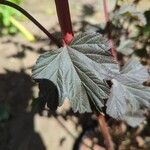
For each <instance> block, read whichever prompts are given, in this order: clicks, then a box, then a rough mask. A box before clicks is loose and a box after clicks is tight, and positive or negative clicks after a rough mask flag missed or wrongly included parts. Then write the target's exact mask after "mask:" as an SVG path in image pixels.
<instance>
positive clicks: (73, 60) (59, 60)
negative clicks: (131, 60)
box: [33, 32, 118, 113]
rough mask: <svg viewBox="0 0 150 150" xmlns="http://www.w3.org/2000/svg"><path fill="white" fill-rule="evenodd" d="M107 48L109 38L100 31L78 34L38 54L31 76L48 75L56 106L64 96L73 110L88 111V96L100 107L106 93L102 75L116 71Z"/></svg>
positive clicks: (45, 76)
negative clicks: (66, 43) (55, 87)
mask: <svg viewBox="0 0 150 150" xmlns="http://www.w3.org/2000/svg"><path fill="white" fill-rule="evenodd" d="M109 49H110V45H109V42H108V41H107V40H106V39H105V38H103V37H102V36H101V35H100V34H98V33H92V32H89V33H88V32H86V33H83V34H80V35H78V36H76V37H75V38H74V40H73V41H72V42H71V44H70V45H69V46H66V47H61V48H59V49H57V50H51V51H49V52H46V53H44V54H42V55H41V56H40V57H39V59H38V60H37V63H36V65H35V66H34V68H33V78H34V79H48V80H51V81H52V82H53V83H54V84H55V85H56V86H57V89H58V93H59V106H60V105H62V104H63V102H64V99H65V98H68V99H69V100H70V102H71V106H72V108H73V110H74V112H77V111H79V112H82V113H83V112H91V107H90V102H89V98H88V97H90V99H91V100H92V102H93V103H94V104H95V107H97V109H98V110H100V109H101V107H103V106H104V100H103V99H106V98H108V95H109V86H108V85H107V83H106V82H105V81H104V79H106V78H111V77H112V76H113V75H115V74H116V73H117V71H118V65H117V64H116V62H115V61H114V59H113V57H112V55H111V53H110V51H109ZM111 68H112V70H111ZM113 72H114V74H113Z"/></svg>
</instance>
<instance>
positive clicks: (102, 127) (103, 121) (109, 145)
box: [97, 114, 114, 150]
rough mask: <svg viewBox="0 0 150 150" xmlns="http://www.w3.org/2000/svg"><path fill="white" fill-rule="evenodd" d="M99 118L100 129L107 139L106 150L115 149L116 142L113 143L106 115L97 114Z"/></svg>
mask: <svg viewBox="0 0 150 150" xmlns="http://www.w3.org/2000/svg"><path fill="white" fill-rule="evenodd" d="M97 120H98V123H99V126H100V130H101V132H102V134H103V137H104V139H105V145H106V150H114V144H113V141H112V138H111V135H110V133H109V128H108V125H107V122H106V119H105V116H104V115H102V114H100V115H99V116H97Z"/></svg>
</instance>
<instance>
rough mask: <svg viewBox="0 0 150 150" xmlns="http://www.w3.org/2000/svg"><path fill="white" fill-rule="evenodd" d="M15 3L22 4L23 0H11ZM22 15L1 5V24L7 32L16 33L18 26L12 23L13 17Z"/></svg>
mask: <svg viewBox="0 0 150 150" xmlns="http://www.w3.org/2000/svg"><path fill="white" fill-rule="evenodd" d="M10 1H11V2H13V3H16V4H18V5H19V4H20V3H21V1H22V0H10ZM17 16H20V13H19V12H18V11H17V10H15V9H12V8H10V7H7V6H0V26H1V27H2V28H3V29H5V33H10V34H14V33H16V32H17V28H16V27H15V26H14V25H13V24H12V21H11V17H17Z"/></svg>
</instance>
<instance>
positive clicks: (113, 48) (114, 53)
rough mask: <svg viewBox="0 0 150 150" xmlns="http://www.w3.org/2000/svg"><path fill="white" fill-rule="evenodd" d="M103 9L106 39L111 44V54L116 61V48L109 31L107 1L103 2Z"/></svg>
mask: <svg viewBox="0 0 150 150" xmlns="http://www.w3.org/2000/svg"><path fill="white" fill-rule="evenodd" d="M103 7H104V14H105V20H106V23H107V24H108V38H109V41H110V44H111V47H112V48H111V53H112V55H113V56H114V57H115V58H116V59H117V51H116V48H115V46H114V42H113V39H112V36H111V29H110V18H109V12H108V1H107V0H103Z"/></svg>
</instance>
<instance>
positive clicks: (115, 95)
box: [106, 60, 150, 119]
mask: <svg viewBox="0 0 150 150" xmlns="http://www.w3.org/2000/svg"><path fill="white" fill-rule="evenodd" d="M148 77H149V74H148V71H147V70H146V69H145V68H144V67H143V66H142V65H141V64H140V63H139V62H138V61H136V60H130V61H129V62H128V63H127V64H126V65H125V66H124V67H123V68H122V69H121V71H120V75H118V76H116V77H115V78H114V79H112V83H113V85H112V89H111V94H110V97H109V99H108V101H107V104H106V105H107V110H106V111H107V114H109V115H110V116H112V117H113V118H115V119H123V117H124V116H125V115H126V114H127V113H129V112H130V113H132V114H133V113H136V112H138V111H139V109H141V108H150V88H149V87H146V86H143V85H142V83H143V82H144V81H146V80H147V79H148Z"/></svg>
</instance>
